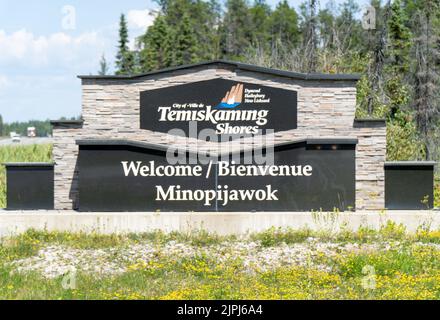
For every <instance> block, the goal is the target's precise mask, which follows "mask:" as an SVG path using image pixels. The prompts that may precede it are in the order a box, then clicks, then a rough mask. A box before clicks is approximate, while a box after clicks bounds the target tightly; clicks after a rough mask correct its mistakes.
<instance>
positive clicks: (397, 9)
mask: <svg viewBox="0 0 440 320" xmlns="http://www.w3.org/2000/svg"><path fill="white" fill-rule="evenodd" d="M407 25H408V17H407V16H406V13H405V11H404V10H403V7H402V2H401V0H394V1H393V3H392V5H391V16H390V20H389V23H388V28H389V39H390V43H389V45H390V55H389V57H390V61H389V63H390V64H391V65H392V67H393V69H394V70H393V71H395V72H399V73H406V72H408V68H409V50H410V48H411V32H410V30H409V28H408V26H407Z"/></svg>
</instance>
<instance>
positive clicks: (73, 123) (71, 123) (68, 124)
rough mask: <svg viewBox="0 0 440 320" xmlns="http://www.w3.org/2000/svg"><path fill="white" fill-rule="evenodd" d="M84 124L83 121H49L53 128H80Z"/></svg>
mask: <svg viewBox="0 0 440 320" xmlns="http://www.w3.org/2000/svg"><path fill="white" fill-rule="evenodd" d="M83 123H84V121H83V120H51V121H50V124H51V125H52V126H54V127H74V126H81V125H82V124H83Z"/></svg>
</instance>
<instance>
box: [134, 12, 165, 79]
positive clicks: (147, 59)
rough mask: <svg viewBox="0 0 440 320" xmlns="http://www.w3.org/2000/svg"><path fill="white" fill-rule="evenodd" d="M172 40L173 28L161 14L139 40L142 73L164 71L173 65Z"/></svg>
mask: <svg viewBox="0 0 440 320" xmlns="http://www.w3.org/2000/svg"><path fill="white" fill-rule="evenodd" d="M172 40H173V34H172V32H171V28H170V27H169V26H168V24H167V22H166V19H165V17H164V16H163V15H162V14H160V15H159V16H158V17H157V18H156V19H155V20H154V24H153V25H152V26H150V27H149V28H148V30H147V32H146V33H145V34H144V35H142V36H141V37H140V38H139V39H138V42H139V43H140V44H141V47H142V50H141V51H140V53H139V56H140V68H141V71H142V72H148V71H151V70H157V69H163V68H166V67H169V66H170V65H171V64H172V61H173V57H172V54H173V47H172Z"/></svg>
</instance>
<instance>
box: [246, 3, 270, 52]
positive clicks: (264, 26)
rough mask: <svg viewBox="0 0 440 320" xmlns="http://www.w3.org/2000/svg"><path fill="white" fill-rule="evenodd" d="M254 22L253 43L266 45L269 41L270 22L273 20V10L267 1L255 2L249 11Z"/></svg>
mask: <svg viewBox="0 0 440 320" xmlns="http://www.w3.org/2000/svg"><path fill="white" fill-rule="evenodd" d="M249 13H250V16H251V21H252V28H253V30H254V32H253V33H252V43H253V44H257V45H260V46H261V45H266V43H267V42H268V40H269V30H268V27H269V26H268V22H269V20H270V18H271V13H272V10H271V9H270V6H269V5H268V4H267V3H266V1H265V0H255V1H254V4H253V6H252V7H250V9H249Z"/></svg>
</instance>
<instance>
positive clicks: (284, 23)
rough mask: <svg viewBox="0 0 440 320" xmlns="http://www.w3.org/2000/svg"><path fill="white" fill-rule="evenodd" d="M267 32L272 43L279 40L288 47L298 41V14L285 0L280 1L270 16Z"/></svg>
mask: <svg viewBox="0 0 440 320" xmlns="http://www.w3.org/2000/svg"><path fill="white" fill-rule="evenodd" d="M269 32H270V39H271V42H272V43H275V42H276V41H278V40H279V41H280V42H281V43H283V44H285V45H286V46H288V47H290V48H291V47H293V46H296V45H297V44H298V43H299V40H300V32H299V30H298V14H297V13H296V11H295V9H294V8H291V7H290V6H289V4H288V2H287V0H282V1H280V2H279V3H278V5H277V6H276V8H275V10H274V11H273V13H272V15H271V16H270V18H269Z"/></svg>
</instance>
